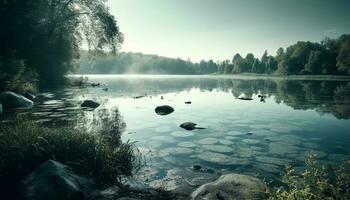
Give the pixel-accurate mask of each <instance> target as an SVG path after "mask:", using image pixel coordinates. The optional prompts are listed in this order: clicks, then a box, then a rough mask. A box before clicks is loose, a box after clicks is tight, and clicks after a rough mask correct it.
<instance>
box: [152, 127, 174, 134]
mask: <svg viewBox="0 0 350 200" xmlns="http://www.w3.org/2000/svg"><path fill="white" fill-rule="evenodd" d="M154 131H155V132H158V133H166V132H170V131H171V127H170V126H160V127H158V128H155V129H154Z"/></svg>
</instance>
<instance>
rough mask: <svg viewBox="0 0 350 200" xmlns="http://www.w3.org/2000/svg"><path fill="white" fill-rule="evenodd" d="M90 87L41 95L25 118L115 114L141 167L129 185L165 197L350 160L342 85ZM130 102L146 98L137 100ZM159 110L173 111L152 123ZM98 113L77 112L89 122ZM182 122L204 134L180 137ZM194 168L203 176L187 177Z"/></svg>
mask: <svg viewBox="0 0 350 200" xmlns="http://www.w3.org/2000/svg"><path fill="white" fill-rule="evenodd" d="M88 78H89V81H91V82H95V83H97V82H99V83H101V84H103V85H104V86H102V87H86V88H77V87H72V88H67V89H64V90H56V91H48V92H45V93H43V94H41V95H40V97H41V98H42V101H41V102H40V103H38V104H36V105H35V107H34V108H33V109H32V110H31V111H30V112H31V115H32V116H33V117H35V118H36V119H37V120H38V121H42V122H44V123H51V124H52V122H53V123H54V124H55V123H56V122H57V123H56V124H59V122H62V121H65V120H67V121H69V120H74V116H75V115H76V113H77V111H81V108H80V102H81V101H82V100H84V99H93V100H96V101H98V102H101V103H102V106H100V107H99V108H98V109H103V108H107V109H112V108H115V107H118V108H119V110H120V112H121V114H122V116H123V118H124V121H125V122H126V125H127V127H126V130H125V133H124V134H123V136H122V137H123V138H122V139H123V140H124V141H131V142H136V145H137V146H138V147H139V150H140V152H141V153H142V155H143V156H144V158H145V161H146V166H145V167H143V168H142V169H141V171H140V172H139V173H138V174H137V175H136V177H135V179H137V180H141V181H142V182H144V183H147V184H150V185H152V186H156V187H157V186H163V187H165V188H166V189H169V190H170V189H173V188H174V187H177V185H179V184H181V183H183V182H186V183H188V184H190V185H197V183H198V184H199V182H201V181H202V182H203V181H204V180H209V179H210V180H212V179H215V178H217V177H218V176H219V175H220V174H225V173H229V172H237V173H244V174H250V175H258V176H260V177H264V178H266V179H267V180H273V181H275V180H278V178H279V176H280V173H281V171H282V170H283V169H284V166H285V165H287V164H292V165H293V166H295V167H296V169H302V168H303V166H304V160H305V158H306V156H307V154H308V152H310V151H313V152H314V153H316V154H317V158H318V159H319V161H320V162H321V163H323V164H337V163H338V162H339V161H341V160H344V159H349V158H350V157H349V153H350V146H349V144H350V123H349V122H350V82H349V81H346V80H335V79H331V80H327V81H325V80H317V79H283V78H271V79H269V78H261V77H260V78H259V77H257V78H256V77H244V76H231V77H220V76H161V75H159V76H151V75H144V76H143V75H91V76H88ZM103 88H108V91H104V90H103ZM260 95H263V96H266V98H264V99H261V98H259V97H258V96H260ZM138 96H144V97H141V98H135V97H138ZM238 97H247V98H252V99H253V100H250V101H249V100H241V99H238ZM186 101H191V104H185V102H186ZM160 105H169V106H172V107H173V108H174V109H175V111H174V112H173V113H171V114H169V115H165V116H160V115H157V114H156V113H155V111H154V109H155V108H156V106H160ZM98 109H97V110H98ZM97 110H95V111H82V112H84V113H85V114H87V115H91V113H92V112H97ZM183 122H194V123H196V124H198V126H199V127H203V128H205V129H196V130H193V131H187V130H184V129H182V128H180V127H179V125H180V124H181V123H183ZM193 165H200V166H201V167H202V168H203V169H205V171H204V172H194V171H193V170H192V166H193Z"/></svg>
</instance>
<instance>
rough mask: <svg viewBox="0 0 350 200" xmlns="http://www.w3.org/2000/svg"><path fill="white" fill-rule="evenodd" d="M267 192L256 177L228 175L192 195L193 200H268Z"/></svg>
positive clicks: (205, 185) (203, 186)
mask: <svg viewBox="0 0 350 200" xmlns="http://www.w3.org/2000/svg"><path fill="white" fill-rule="evenodd" d="M267 191H268V188H267V186H266V185H265V184H264V183H263V182H262V181H261V180H259V179H257V178H255V177H251V176H247V175H242V174H227V175H223V176H221V177H220V178H219V179H218V180H216V181H214V182H211V183H207V184H204V185H202V186H200V187H199V188H198V189H196V190H195V191H194V192H193V193H192V194H191V199H193V200H204V199H211V200H221V199H242V200H243V199H266V197H267Z"/></svg>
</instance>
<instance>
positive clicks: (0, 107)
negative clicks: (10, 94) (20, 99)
mask: <svg viewBox="0 0 350 200" xmlns="http://www.w3.org/2000/svg"><path fill="white" fill-rule="evenodd" d="M0 115H2V104H1V103H0Z"/></svg>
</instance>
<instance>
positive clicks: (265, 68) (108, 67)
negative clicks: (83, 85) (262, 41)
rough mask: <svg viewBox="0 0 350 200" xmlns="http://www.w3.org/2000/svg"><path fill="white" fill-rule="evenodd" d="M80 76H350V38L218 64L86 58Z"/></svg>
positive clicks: (132, 56)
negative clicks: (129, 74)
mask: <svg viewBox="0 0 350 200" xmlns="http://www.w3.org/2000/svg"><path fill="white" fill-rule="evenodd" d="M79 73H83V74H122V73H139V74H212V73H218V74H239V73H257V74H279V75H349V74H350V35H342V36H340V37H339V38H337V39H330V38H326V39H324V40H323V41H321V43H312V42H297V43H296V44H294V45H291V46H289V47H287V48H286V49H283V48H279V49H278V50H277V52H276V55H275V56H272V55H269V54H268V52H267V51H265V53H264V54H263V55H262V57H261V58H258V57H256V56H254V55H253V54H252V53H249V54H247V55H246V56H245V57H243V56H241V55H240V54H238V53H237V54H236V55H234V56H233V58H232V60H225V61H223V62H214V61H213V60H209V61H205V60H202V61H200V62H199V63H193V62H191V61H190V60H187V61H186V60H182V59H179V58H177V59H174V58H166V57H161V56H157V55H145V54H141V53H119V54H118V55H116V56H106V57H100V58H96V59H94V60H90V59H88V58H87V57H86V56H85V57H83V59H82V62H81V65H80V69H79Z"/></svg>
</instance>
